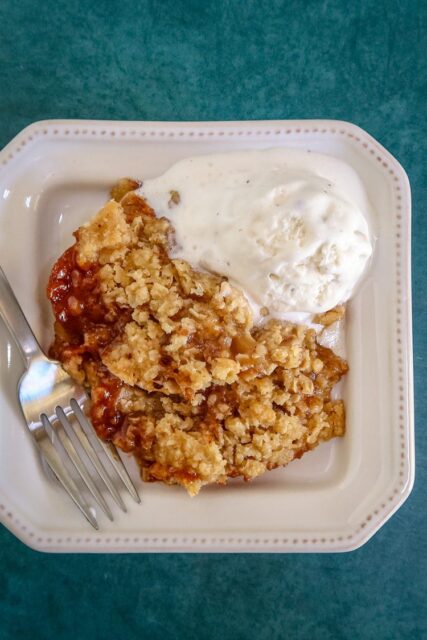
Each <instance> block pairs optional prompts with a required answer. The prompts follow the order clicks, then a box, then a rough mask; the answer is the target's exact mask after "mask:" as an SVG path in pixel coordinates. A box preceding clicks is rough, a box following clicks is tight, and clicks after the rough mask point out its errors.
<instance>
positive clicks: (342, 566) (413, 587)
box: [0, 0, 427, 640]
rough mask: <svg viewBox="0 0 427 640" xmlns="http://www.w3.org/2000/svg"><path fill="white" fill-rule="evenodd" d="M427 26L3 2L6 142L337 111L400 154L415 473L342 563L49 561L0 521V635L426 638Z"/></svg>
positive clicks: (275, 10)
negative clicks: (80, 127)
mask: <svg viewBox="0 0 427 640" xmlns="http://www.w3.org/2000/svg"><path fill="white" fill-rule="evenodd" d="M426 29H427V3H426V2H423V1H420V2H417V1H416V0H365V1H360V2H359V1H357V0H354V1H353V2H349V1H348V0H319V1H316V0H306V1H305V2H303V1H298V0H288V1H284V0H271V1H263V0H258V1H254V0H247V1H242V2H239V1H234V2H233V1H226V0H224V1H220V0H218V1H217V2H205V1H203V0H200V1H198V0H186V1H185V0H165V1H163V2H162V1H160V0H159V1H157V2H156V1H155V0H153V1H147V2H136V1H132V0H121V1H120V2H113V1H112V0H111V1H108V0H98V1H96V0H93V1H87V2H85V1H80V2H79V1H78V0H67V1H64V0H57V1H55V0H45V1H44V2H37V1H36V0H20V1H19V2H17V1H16V0H2V2H1V3H0V146H3V145H4V144H6V143H7V142H8V141H9V140H10V139H11V138H12V137H13V136H14V135H15V134H16V133H17V132H18V131H19V130H20V129H22V128H23V127H24V126H25V125H27V124H29V123H30V122H33V121H35V120H39V119H43V118H106V119H132V120H144V119H149V120H207V119H212V120H226V119H254V118H255V119H269V118H338V119H343V120H349V121H352V122H355V123H356V124H358V125H360V126H361V127H363V128H364V129H366V130H367V131H368V132H369V133H371V134H372V135H373V136H374V137H375V138H377V139H378V140H379V141H380V142H381V143H382V144H383V145H384V146H385V147H386V148H387V149H389V150H390V151H391V153H392V154H393V155H395V156H396V157H397V158H398V160H399V161H400V162H401V163H402V164H403V166H404V167H405V169H406V170H407V172H408V174H409V178H410V181H411V185H412V190H413V286H414V304H413V311H414V362H415V390H416V426H417V433H416V447H417V474H416V476H417V477H416V482H415V488H414V491H413V493H412V495H411V496H410V498H409V499H408V501H407V502H406V503H405V505H404V506H403V507H402V508H401V509H400V510H399V511H398V513H397V514H396V515H395V516H394V517H393V518H392V519H391V520H390V521H389V522H388V523H387V524H386V526H385V527H384V528H383V529H382V530H381V531H380V532H379V533H378V534H377V535H376V536H375V537H374V538H373V539H372V540H371V541H370V542H369V543H368V544H366V545H365V546H364V547H362V548H361V549H359V550H358V551H355V552H352V553H350V554H344V555H333V554H326V555H320V554H319V555H317V554H316V555H262V554H260V555H256V554H253V555H237V554H235V555H211V556H209V555H191V554H189V555H175V554H168V555H116V556H115V555H100V556H91V555H87V556H84V555H43V554H40V553H36V552H34V551H31V550H30V549H27V548H26V547H25V546H24V545H23V544H22V543H21V542H19V541H18V540H16V539H15V538H14V537H13V536H12V535H11V534H10V533H9V532H8V531H7V530H6V529H1V530H0V639H1V640H9V639H12V638H13V639H14V640H15V639H21V638H23V639H24V638H25V639H26V638H31V639H32V640H50V639H51V638H58V639H60V640H62V639H64V640H68V639H69V638H70V639H71V638H73V639H77V640H85V639H86V638H91V639H92V640H98V639H101V640H104V639H107V640H108V639H110V638H112V639H113V638H114V639H117V638H120V639H123V640H128V639H129V640H132V639H133V638H139V639H145V638H147V639H150V640H166V639H169V638H171V639H175V638H177V639H180V638H185V639H186V640H193V639H197V640H199V639H200V640H204V639H206V640H209V639H224V640H226V639H228V638H233V640H247V639H252V638H254V639H257V640H264V639H271V640H274V639H280V640H281V639H288V638H291V639H294V638H295V639H299V638H303V639H306V638H307V639H308V640H324V639H331V640H340V639H349V640H357V639H359V638H363V639H365V638H366V639H371V638H372V639H376V640H377V639H379V640H386V639H387V640H395V639H401V638H404V639H406V638H408V639H409V638H410V639H411V640H417V639H424V638H427V604H426V602H427V593H426V591H427V589H426V587H427V543H426V531H427V508H426V507H427V501H426V480H427V473H426V462H427V433H426V428H427V426H426V422H427V402H426V400H425V393H424V388H425V379H426V375H427V370H426V355H427V338H426V330H425V327H426V313H425V312H426V306H427V305H426V291H427V273H426V270H427V256H426V251H425V246H426V243H427V225H426V202H427V189H426V187H427V178H426V175H427V160H426V151H427V149H426V147H427V144H426V140H427V125H426V115H427V113H426V107H427V83H426V80H427V64H426V55H427V37H426ZM0 418H1V417H0ZM18 463H19V461H17V464H18Z"/></svg>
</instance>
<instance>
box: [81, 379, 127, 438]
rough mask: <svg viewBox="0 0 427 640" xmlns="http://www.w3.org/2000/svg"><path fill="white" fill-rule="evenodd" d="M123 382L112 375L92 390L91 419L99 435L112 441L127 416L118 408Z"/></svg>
mask: <svg viewBox="0 0 427 640" xmlns="http://www.w3.org/2000/svg"><path fill="white" fill-rule="evenodd" d="M121 387H122V382H121V381H120V380H118V379H117V378H115V377H112V376H111V375H110V376H109V377H106V378H104V379H103V380H102V382H101V383H100V384H98V385H97V386H96V387H95V388H94V389H93V390H92V404H91V411H90V418H91V421H92V424H93V426H94V427H95V430H96V432H97V434H98V435H99V436H100V437H101V438H103V439H104V440H111V439H112V438H113V437H114V435H115V434H116V433H117V432H118V431H119V430H120V429H121V427H122V425H123V422H124V420H125V416H124V415H123V413H121V411H120V410H119V409H118V407H117V404H118V403H117V401H118V397H119V393H120V389H121Z"/></svg>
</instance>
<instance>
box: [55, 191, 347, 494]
mask: <svg viewBox="0 0 427 640" xmlns="http://www.w3.org/2000/svg"><path fill="white" fill-rule="evenodd" d="M138 186H139V184H138V183H137V182H136V181H132V180H129V179H124V180H122V181H120V182H119V183H118V184H117V185H116V186H115V187H114V188H113V189H112V192H111V195H112V198H113V199H112V200H110V201H109V202H108V203H107V204H106V205H105V206H104V207H103V209H101V211H100V212H99V213H98V214H97V215H96V216H95V217H94V218H93V219H92V220H91V221H89V222H88V223H87V224H85V225H83V226H82V227H80V228H79V229H78V231H76V233H75V237H76V242H75V244H74V245H73V246H72V247H71V248H69V249H68V250H67V251H65V253H64V254H63V255H62V256H61V257H60V258H59V260H58V261H57V262H56V264H55V265H54V267H53V269H52V272H51V275H50V279H49V283H48V297H49V299H50V301H51V303H52V307H53V311H54V314H55V318H56V320H55V339H54V343H53V345H52V347H51V351H50V355H51V356H52V357H53V358H55V359H57V360H59V361H60V362H61V363H62V364H63V366H64V368H65V369H66V370H67V372H68V373H70V374H71V375H72V376H73V377H74V378H75V379H76V380H77V381H78V382H80V383H83V384H84V385H86V387H87V388H88V390H89V391H90V396H91V416H90V417H91V420H92V423H93V425H94V427H95V429H96V431H97V433H98V435H99V437H100V438H103V439H105V440H111V441H112V442H113V443H114V444H115V445H116V446H118V447H119V448H120V449H122V450H123V451H125V452H129V453H132V454H133V455H134V456H135V457H136V459H137V461H138V463H139V465H140V467H141V473H142V478H143V480H145V481H156V480H160V481H163V482H165V483H167V484H179V485H182V486H184V487H185V488H186V489H187V491H188V492H189V493H190V494H191V495H195V494H197V493H198V492H199V490H200V488H201V487H202V486H203V485H206V484H209V483H221V484H224V483H225V482H226V480H227V478H228V477H238V476H241V477H243V478H244V479H245V480H249V479H251V478H254V477H255V476H258V475H260V474H262V473H264V472H265V471H267V470H270V469H274V468H276V467H280V466H283V465H286V464H288V463H289V462H290V461H291V460H293V459H294V458H300V457H301V456H302V455H303V454H304V453H305V452H306V451H308V450H310V449H313V448H314V447H316V446H317V445H318V444H319V443H320V442H322V441H325V440H329V439H330V438H332V437H334V436H342V435H343V433H344V428H345V416H344V405H343V402H342V400H333V399H332V398H331V390H332V388H333V386H334V385H335V384H336V383H337V382H338V381H339V380H340V378H341V377H342V376H343V375H344V374H345V373H346V372H347V369H348V367H347V363H346V362H345V361H344V360H343V359H341V358H340V357H338V356H337V355H336V354H334V353H333V351H331V350H330V349H328V348H326V347H323V346H321V345H320V344H319V343H318V342H317V340H316V333H315V331H314V330H313V329H310V328H307V327H305V326H302V325H296V324H290V323H287V322H281V321H278V320H267V321H265V322H264V323H261V324H257V325H254V322H253V318H252V313H251V309H250V306H249V304H248V302H247V300H246V298H245V296H244V295H243V294H242V293H241V292H240V290H238V289H237V288H235V287H233V286H231V284H230V283H229V282H228V280H227V279H226V278H224V277H220V276H218V275H214V274H209V273H202V272H199V271H196V270H195V269H193V268H192V266H191V265H190V264H189V263H187V262H185V261H183V260H179V259H172V258H171V257H170V255H169V254H170V253H171V248H172V247H173V245H174V234H173V228H172V227H171V224H170V222H169V221H168V220H167V219H166V218H157V217H156V214H155V211H154V210H153V209H152V208H151V207H150V205H149V203H148V202H146V201H145V200H144V199H143V198H142V197H141V196H139V195H138V194H137V193H135V192H134V190H135V189H136V188H137V187H138ZM177 197H179V194H175V193H171V206H173V203H174V198H175V199H176V198H177Z"/></svg>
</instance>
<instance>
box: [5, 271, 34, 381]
mask: <svg viewBox="0 0 427 640" xmlns="http://www.w3.org/2000/svg"><path fill="white" fill-rule="evenodd" d="M0 318H2V319H3V320H4V323H5V324H6V327H7V328H8V329H9V331H10V333H11V335H12V336H13V337H14V338H15V341H16V344H17V345H18V347H19V350H20V352H21V355H22V357H23V358H24V360H25V364H26V367H27V369H28V367H29V364H30V361H31V360H32V359H33V358H34V357H36V356H44V353H43V351H42V350H41V348H40V345H39V343H38V342H37V340H36V338H35V336H34V333H33V332H32V330H31V327H30V325H29V324H28V322H27V319H26V317H25V316H24V313H23V311H22V309H21V307H20V306H19V302H18V300H17V299H16V297H15V294H14V293H13V291H12V288H11V286H10V284H9V281H8V279H7V278H6V276H5V274H4V271H3V269H2V268H1V267H0Z"/></svg>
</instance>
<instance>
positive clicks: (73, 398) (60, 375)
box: [0, 267, 140, 529]
mask: <svg viewBox="0 0 427 640" xmlns="http://www.w3.org/2000/svg"><path fill="white" fill-rule="evenodd" d="M0 317H1V318H2V319H3V320H4V322H5V324H6V326H7V328H8V329H9V331H10V333H11V335H12V336H13V337H14V339H15V341H16V343H17V345H18V347H19V350H20V352H21V355H22V357H23V360H24V363H25V369H26V371H25V373H24V374H23V376H22V377H21V379H20V381H19V383H18V397H19V401H20V403H21V408H22V411H23V414H24V417H25V420H26V423H27V426H28V429H29V431H30V433H31V435H32V437H33V440H34V442H35V444H36V446H37V447H38V449H39V451H40V453H41V454H42V456H43V458H44V460H45V461H46V462H47V464H48V465H49V467H50V469H51V470H52V471H53V473H54V474H55V476H56V477H57V479H58V480H59V482H60V483H61V484H62V486H63V487H64V489H65V490H66V492H67V493H68V495H69V496H70V497H71V498H72V500H73V501H74V502H75V504H76V505H77V506H78V508H79V509H80V511H81V512H82V513H83V514H84V516H85V517H86V518H87V520H88V521H89V522H90V524H91V525H92V526H93V527H94V528H95V529H99V525H98V522H97V520H96V517H95V515H94V510H93V509H92V508H91V507H90V506H89V504H88V503H87V501H86V500H85V497H84V495H83V493H82V491H81V490H80V489H79V487H78V486H77V484H76V482H75V480H74V479H73V473H70V470H72V469H74V470H76V471H77V472H78V475H79V476H80V478H81V480H82V481H83V483H84V485H85V486H86V487H87V489H88V490H89V491H90V493H91V494H92V496H93V497H94V498H95V500H96V502H97V503H98V505H99V506H100V507H101V509H102V510H103V511H104V513H105V514H106V515H107V517H108V518H109V519H110V520H113V514H112V512H111V510H110V508H109V506H108V504H107V502H106V501H105V499H104V497H103V495H102V493H101V491H100V489H99V488H98V486H97V484H96V483H95V481H94V479H93V477H92V473H93V471H96V472H97V474H98V476H99V478H100V479H101V480H102V482H103V485H104V486H105V487H106V488H107V489H108V491H109V493H110V495H111V496H112V498H113V499H114V501H115V502H116V503H117V505H118V506H119V507H120V508H121V509H122V511H124V512H126V507H125V505H124V502H123V500H122V498H121V496H120V494H119V492H118V491H117V489H116V487H115V486H114V484H113V481H112V480H111V477H110V474H109V472H108V471H107V468H106V466H105V464H103V463H102V462H101V460H100V458H99V456H98V453H97V451H96V448H99V447H97V446H96V445H97V443H99V445H100V446H101V447H102V449H103V451H104V452H105V454H106V456H107V458H108V460H109V461H110V463H111V465H112V467H113V468H114V469H115V471H116V472H117V474H118V476H119V478H120V479H121V480H122V482H123V484H124V485H125V487H126V489H127V490H128V491H129V493H130V495H131V496H132V498H133V499H134V500H135V502H138V503H139V502H140V499H139V496H138V493H137V491H136V489H135V487H134V485H133V483H132V481H131V479H130V477H129V475H128V473H127V471H126V469H125V467H124V465H123V463H122V461H121V459H120V457H119V454H118V453H117V449H116V448H115V446H114V445H112V444H111V443H106V442H103V441H102V440H101V439H98V438H97V436H96V433H95V430H94V428H93V427H92V425H91V424H90V422H89V420H88V419H87V418H86V416H85V414H84V406H85V403H86V402H87V400H88V397H87V394H86V392H85V390H84V389H83V387H82V386H80V385H78V384H77V383H76V382H75V381H74V380H73V379H72V378H71V377H70V376H69V375H68V374H67V373H66V372H65V371H64V369H63V368H62V367H61V365H60V364H59V363H58V362H54V361H53V360H50V359H49V358H47V357H46V356H45V354H44V353H43V351H42V350H41V348H40V345H39V343H38V342H37V340H36V338H35V336H34V334H33V332H32V331H31V328H30V326H29V324H28V322H27V320H26V318H25V316H24V314H23V312H22V309H21V307H20V306H19V303H18V301H17V299H16V297H15V295H14V293H13V291H12V289H11V287H10V284H9V282H8V280H7V278H6V276H5V274H4V272H3V270H2V269H1V267H0ZM94 445H95V446H94ZM82 454H83V455H82ZM89 461H90V463H89V464H88V462H89ZM90 466H92V468H93V469H92V473H91V472H90V471H89V468H90ZM107 466H108V465H107ZM67 467H68V468H67Z"/></svg>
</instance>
